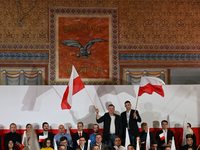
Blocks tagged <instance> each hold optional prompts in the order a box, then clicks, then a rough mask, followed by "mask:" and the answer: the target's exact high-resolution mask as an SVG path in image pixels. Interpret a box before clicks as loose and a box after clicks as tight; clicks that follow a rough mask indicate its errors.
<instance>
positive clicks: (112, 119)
mask: <svg viewBox="0 0 200 150" xmlns="http://www.w3.org/2000/svg"><path fill="white" fill-rule="evenodd" d="M95 111H96V121H97V123H102V122H103V142H105V144H107V145H108V147H109V148H111V147H112V146H114V140H115V137H116V136H118V137H121V135H122V121H121V116H119V115H117V114H115V113H114V112H115V106H114V105H113V104H110V105H109V106H108V113H105V114H104V115H103V116H102V117H99V110H98V109H96V110H95Z"/></svg>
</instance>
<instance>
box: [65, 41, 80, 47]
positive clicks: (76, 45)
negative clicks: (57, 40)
mask: <svg viewBox="0 0 200 150" xmlns="http://www.w3.org/2000/svg"><path fill="white" fill-rule="evenodd" d="M62 44H63V45H65V46H69V47H78V48H81V47H83V46H82V45H81V44H80V43H79V42H78V41H75V40H63V41H62Z"/></svg>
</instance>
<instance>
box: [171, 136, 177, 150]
mask: <svg viewBox="0 0 200 150" xmlns="http://www.w3.org/2000/svg"><path fill="white" fill-rule="evenodd" d="M171 150H176V146H175V140H174V137H172V145H171Z"/></svg>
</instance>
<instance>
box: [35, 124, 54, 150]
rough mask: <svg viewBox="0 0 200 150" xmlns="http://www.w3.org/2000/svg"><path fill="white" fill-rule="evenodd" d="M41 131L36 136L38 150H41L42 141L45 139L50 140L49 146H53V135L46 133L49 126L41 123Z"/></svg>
mask: <svg viewBox="0 0 200 150" xmlns="http://www.w3.org/2000/svg"><path fill="white" fill-rule="evenodd" d="M42 129H43V132H41V133H39V134H38V140H39V144H40V148H42V143H43V142H44V139H46V138H50V140H51V145H53V137H54V134H53V133H51V132H49V131H48V130H49V124H48V123H47V122H43V124H42Z"/></svg>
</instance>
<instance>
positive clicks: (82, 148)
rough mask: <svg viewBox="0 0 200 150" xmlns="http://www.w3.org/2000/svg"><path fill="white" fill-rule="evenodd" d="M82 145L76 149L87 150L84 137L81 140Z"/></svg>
mask: <svg viewBox="0 0 200 150" xmlns="http://www.w3.org/2000/svg"><path fill="white" fill-rule="evenodd" d="M79 142H80V145H77V146H76V147H75V149H77V148H81V150H87V144H86V139H85V137H84V136H81V137H80V139H79Z"/></svg>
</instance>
